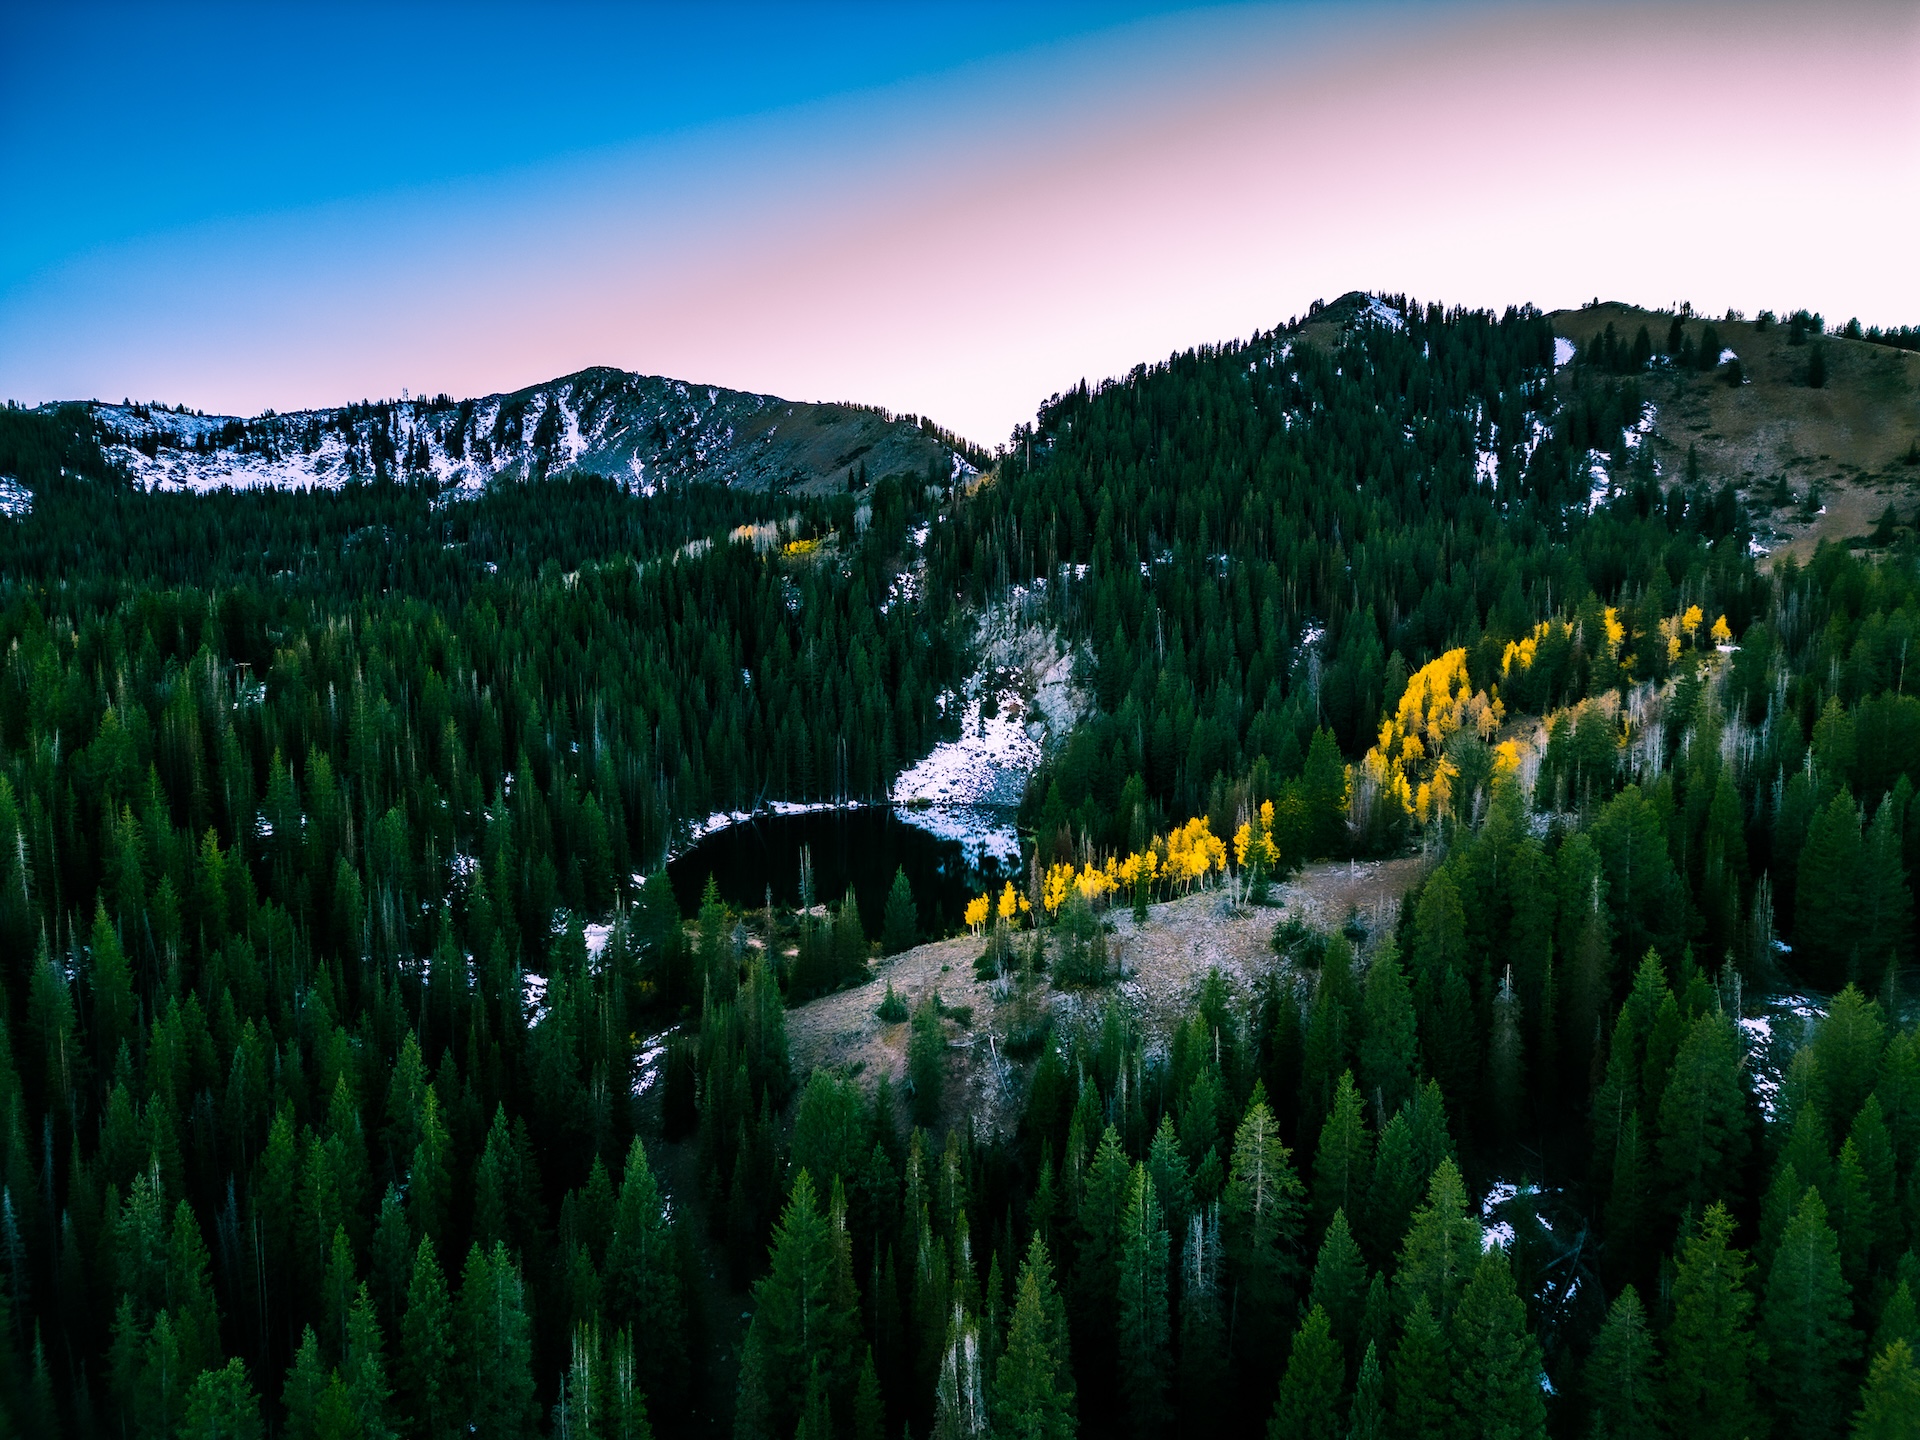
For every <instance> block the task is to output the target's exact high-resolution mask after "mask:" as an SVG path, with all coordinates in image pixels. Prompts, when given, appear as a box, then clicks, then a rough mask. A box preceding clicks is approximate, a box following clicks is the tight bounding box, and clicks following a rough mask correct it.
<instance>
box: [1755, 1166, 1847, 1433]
mask: <svg viewBox="0 0 1920 1440" xmlns="http://www.w3.org/2000/svg"><path fill="white" fill-rule="evenodd" d="M1848 1290H1849V1287H1848V1285H1847V1282H1846V1280H1845V1278H1844V1277H1843V1276H1842V1274H1841V1271H1840V1247H1839V1244H1838V1243H1837V1242H1836V1241H1835V1239H1834V1236H1833V1231H1832V1230H1831V1229H1830V1228H1828V1225H1827V1209H1826V1206H1825V1205H1824V1204H1823V1203H1822V1202H1821V1199H1820V1192H1819V1191H1817V1190H1809V1191H1808V1192H1807V1193H1806V1195H1805V1197H1804V1198H1803V1199H1802V1200H1801V1201H1800V1206H1799V1208H1798V1209H1797V1210H1796V1211H1795V1212H1794V1217H1793V1219H1792V1220H1791V1221H1790V1222H1789V1223H1788V1225H1787V1228H1786V1232H1785V1233H1784V1234H1783V1235H1782V1236H1781V1237H1780V1247H1779V1249H1778V1251H1777V1252H1776V1253H1775V1254H1774V1257H1773V1268H1772V1270H1771V1271H1770V1272H1769V1274H1768V1276H1767V1292H1766V1300H1765V1304H1764V1305H1763V1306H1762V1309H1761V1334H1762V1338H1763V1339H1764V1341H1765V1342H1766V1345H1767V1351H1768V1354H1767V1365H1766V1369H1765V1370H1764V1372H1763V1373H1764V1375H1765V1377H1766V1379H1767V1385H1768V1389H1769V1390H1771V1391H1772V1393H1773V1396H1774V1400H1775V1404H1776V1407H1777V1408H1778V1410H1779V1413H1780V1415H1781V1417H1782V1419H1783V1421H1784V1422H1785V1425H1786V1428H1787V1430H1788V1433H1790V1434H1792V1435H1794V1436H1799V1437H1808V1440H1811V1437H1816V1436H1827V1435H1833V1434H1836V1433H1838V1431H1839V1428H1840V1424H1841V1420H1842V1418H1843V1417H1844V1415H1845V1395H1844V1392H1843V1390H1842V1384H1841V1381H1842V1371H1843V1370H1844V1368H1845V1367H1846V1366H1847V1365H1849V1364H1850V1363H1851V1362H1852V1361H1853V1359H1854V1358H1855V1356H1856V1354H1857V1353H1858V1350H1859V1342H1860V1337H1859V1335H1858V1334H1857V1333H1856V1332H1855V1331H1854V1330H1853V1329H1852V1328H1851V1324H1850V1322H1851V1320H1852V1314H1853V1307H1852V1305H1851V1304H1850V1303H1849V1300H1848Z"/></svg>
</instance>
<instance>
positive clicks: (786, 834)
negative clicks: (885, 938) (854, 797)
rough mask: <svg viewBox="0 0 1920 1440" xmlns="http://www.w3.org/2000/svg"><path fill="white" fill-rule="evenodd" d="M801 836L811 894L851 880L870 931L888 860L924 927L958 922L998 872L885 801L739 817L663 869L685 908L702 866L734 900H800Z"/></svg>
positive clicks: (688, 910) (827, 892) (887, 881)
mask: <svg viewBox="0 0 1920 1440" xmlns="http://www.w3.org/2000/svg"><path fill="white" fill-rule="evenodd" d="M803 846H804V847H806V848H807V849H808V850H809V851H810V852H811V854H812V859H813V888H814V899H815V900H816V901H817V902H818V901H826V902H831V903H834V904H838V903H839V900H840V897H841V896H842V895H844V894H846V891H847V886H848V885H849V884H851V885H852V886H853V893H854V899H855V901H856V903H858V905H859V906H860V920H861V923H862V924H863V925H864V926H865V927H866V931H867V934H868V935H869V936H871V937H872V938H874V939H878V938H879V936H880V923H881V912H882V911H883V910H884V909H885V907H886V903H887V890H888V888H889V887H890V886H891V885H892V884H893V872H894V870H895V868H896V867H901V866H904V867H905V869H906V872H907V883H908V884H910V885H911V886H912V887H913V898H914V902H915V903H916V904H917V905H918V906H919V909H920V928H921V931H922V932H923V933H925V934H928V935H943V934H946V933H947V932H948V931H951V930H957V929H959V928H960V926H961V925H962V924H963V923H964V922H963V919H962V915H963V912H964V911H965V909H966V904H967V901H968V900H970V899H972V898H973V897H974V896H975V895H978V894H979V893H980V892H981V890H983V889H985V888H987V887H988V886H989V885H991V886H993V887H994V888H996V889H997V888H998V886H999V884H1000V882H1001V879H1002V878H1003V877H1002V874H1001V871H1000V869H999V867H998V866H996V865H995V864H994V862H993V861H992V860H991V859H982V860H979V861H977V862H975V861H970V860H969V858H968V851H967V849H966V848H964V847H963V846H962V845H961V843H960V841H959V840H954V839H945V838H943V837H941V836H938V835H935V834H933V833H932V832H931V831H929V830H926V829H923V828H921V827H920V826H918V825H909V824H906V823H905V822H903V821H901V820H900V819H898V818H897V817H896V816H895V814H894V812H893V810H892V809H890V808H888V807H884V806H872V807H867V808H862V809H859V810H821V811H812V812H809V813H807V814H802V815H763V816H759V817H756V818H755V819H752V820H746V821H742V822H741V823H739V824H736V825H730V826H728V827H727V828H726V829H724V830H721V831H719V832H717V833H715V834H712V835H709V836H707V837H706V838H705V839H704V840H701V841H700V842H699V843H698V844H696V845H695V846H693V848H692V849H690V850H688V851H687V852H686V853H685V854H683V855H681V856H679V857H678V858H677V859H674V860H672V861H670V862H669V863H668V865H667V878H668V879H669V880H670V881H671V882H672V884H673V893H674V897H675V898H676V899H677V900H679V902H680V908H681V910H682V911H683V912H684V913H685V914H687V915H692V914H693V913H694V912H695V911H696V910H697V909H698V908H699V906H700V894H701V891H702V890H704V889H705V888H706V883H707V876H708V875H709V874H711V875H713V876H714V877H715V879H716V880H718V882H719V885H720V895H721V898H722V899H724V900H725V901H726V902H727V904H729V905H731V906H732V907H734V908H735V909H751V908H758V907H759V906H761V905H764V904H765V903H766V898H767V888H768V887H769V886H771V887H772V888H773V903H774V904H776V905H785V906H789V907H792V906H796V905H798V904H799V903H800V851H801V848H802V847H803ZM976 848H977V847H976Z"/></svg>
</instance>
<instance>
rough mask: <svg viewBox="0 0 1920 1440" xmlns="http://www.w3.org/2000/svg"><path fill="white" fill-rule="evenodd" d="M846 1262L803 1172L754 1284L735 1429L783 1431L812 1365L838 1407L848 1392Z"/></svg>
mask: <svg viewBox="0 0 1920 1440" xmlns="http://www.w3.org/2000/svg"><path fill="white" fill-rule="evenodd" d="M850 1267H851V1257H850V1255H849V1253H848V1251H847V1246H846V1236H845V1233H844V1232H843V1231H841V1230H840V1229H839V1228H838V1227H837V1226H835V1225H834V1224H833V1223H832V1222H830V1221H829V1220H828V1218H827V1217H826V1216H825V1215H822V1214H821V1213H820V1208H819V1204H818V1202H817V1201H816V1199H815V1197H814V1189H813V1179H812V1177H811V1176H809V1175H808V1174H807V1173H806V1172H805V1171H804V1170H803V1171H801V1172H800V1175H799V1177H798V1178H797V1179H796V1180H795V1181H794V1185H793V1195H792V1198H790V1199H789V1200H788V1201H787V1208H786V1210H785V1212H784V1213H783V1214H782V1215H781V1217H780V1223H779V1225H778V1226H777V1227H776V1228H775V1231H774V1238H773V1248H772V1253H771V1257H770V1260H769V1264H768V1269H767V1274H766V1276H765V1277H764V1278H763V1279H762V1280H761V1281H760V1282H759V1284H758V1285H757V1286H756V1287H755V1292H754V1293H755V1299H756V1305H755V1308H754V1313H753V1323H752V1325H751V1326H749V1327H748V1330H747V1340H746V1345H745V1348H744V1349H743V1351H742V1354H741V1369H740V1402H739V1410H738V1416H739V1418H738V1422H737V1424H736V1426H735V1433H736V1434H737V1435H739V1436H742V1437H747V1436H761V1435H765V1436H777V1435H785V1434H787V1433H788V1432H789V1431H790V1430H791V1429H792V1427H793V1426H794V1425H795V1424H796V1423H797V1422H798V1420H799V1418H800V1413H801V1409H802V1407H803V1405H804V1403H805V1399H806V1388H807V1384H808V1377H809V1376H810V1375H811V1374H813V1373H814V1371H815V1370H816V1368H817V1370H818V1372H819V1375H820V1377H821V1383H822V1384H824V1385H825V1387H826V1392H827V1394H828V1396H829V1397H831V1398H832V1400H833V1401H834V1403H835V1405H836V1408H837V1407H839V1406H842V1405H845V1404H846V1403H847V1401H848V1400H849V1399H850V1398H851V1391H852V1386H853V1380H854V1372H855V1364H856V1357H857V1356H858V1354H859V1350H858V1347H857V1346H856V1344H855V1341H856V1339H857V1337H858V1334H859V1308H858V1300H857V1297H856V1295H855V1293H854V1289H853V1276H852V1272H851V1268H850Z"/></svg>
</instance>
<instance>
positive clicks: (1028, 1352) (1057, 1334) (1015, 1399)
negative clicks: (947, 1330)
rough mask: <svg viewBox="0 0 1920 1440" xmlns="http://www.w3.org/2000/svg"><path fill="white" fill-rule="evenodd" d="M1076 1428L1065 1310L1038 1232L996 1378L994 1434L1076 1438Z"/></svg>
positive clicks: (1012, 1439)
mask: <svg viewBox="0 0 1920 1440" xmlns="http://www.w3.org/2000/svg"><path fill="white" fill-rule="evenodd" d="M1075 1428H1076V1427H1075V1423H1074V1403H1073V1380H1072V1372H1071V1369H1070V1368H1069V1364H1068V1358H1067V1324H1066V1311H1065V1307H1064V1306H1063V1305H1062V1304H1061V1302H1060V1297H1059V1294H1058V1292H1057V1291H1056V1290H1055V1288H1054V1283H1053V1263H1052V1261H1051V1260H1050V1259H1049V1258H1048V1255H1047V1247H1046V1245H1045V1244H1044V1243H1043V1242H1042V1241H1041V1239H1040V1237H1039V1236H1038V1235H1035V1236H1034V1237H1033V1240H1032V1242H1031V1243H1030V1244H1029V1245H1028V1246H1027V1257H1026V1259H1025V1261H1024V1262H1022V1264H1021V1266H1020V1281H1019V1289H1018V1296H1017V1298H1016V1299H1015V1301H1014V1305H1013V1320H1012V1323H1011V1324H1010V1325H1009V1326H1008V1329H1007V1348H1006V1350H1005V1351H1004V1352H1003V1353H1002V1354H1001V1356H1000V1363H999V1368H998V1370H997V1372H996V1373H995V1376H994V1388H993V1433H994V1435H995V1436H996V1437H997V1440H1072V1437H1073V1435H1074V1433H1075Z"/></svg>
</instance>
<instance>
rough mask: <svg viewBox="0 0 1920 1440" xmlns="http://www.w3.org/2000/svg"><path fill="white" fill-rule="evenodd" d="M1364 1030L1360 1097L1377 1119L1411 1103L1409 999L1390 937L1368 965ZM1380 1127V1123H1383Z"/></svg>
mask: <svg viewBox="0 0 1920 1440" xmlns="http://www.w3.org/2000/svg"><path fill="white" fill-rule="evenodd" d="M1365 995H1366V999H1365V1020H1366V1024H1365V1029H1364V1033H1363V1034H1362V1036H1361V1040H1360V1078H1361V1084H1362V1087H1363V1089H1364V1097H1363V1098H1365V1099H1366V1100H1368V1101H1370V1102H1371V1103H1372V1104H1373V1106H1374V1107H1375V1112H1376V1114H1378V1115H1380V1116H1382V1117H1385V1116H1388V1115H1393V1114H1395V1113H1396V1112H1397V1111H1398V1110H1399V1109H1400V1107H1401V1106H1402V1105H1404V1104H1406V1102H1407V1101H1408V1100H1409V1099H1411V1098H1412V1095H1413V1075H1414V1067H1415V1063H1416V1061H1417V1058H1418V1045H1417V1038H1418V1037H1417V1035H1416V1033H1415V1028H1414V1018H1413V996H1412V993H1411V992H1410V991H1409V990H1408V988H1407V977H1406V972H1405V971H1404V970H1403V969H1402V968H1401V964H1400V952H1399V947H1398V946H1396V945H1395V944H1394V942H1393V937H1392V936H1391V935H1389V936H1388V937H1387V938H1386V939H1385V940H1383V941H1382V942H1381V945H1380V948H1379V949H1378V950H1377V951H1376V952H1375V953H1374V957H1373V960H1372V962H1371V963H1370V964H1369V965H1368V966H1367V981H1366V991H1365ZM1382 1123H1383V1124H1384V1123H1385V1122H1384V1120H1383V1122H1382Z"/></svg>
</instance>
